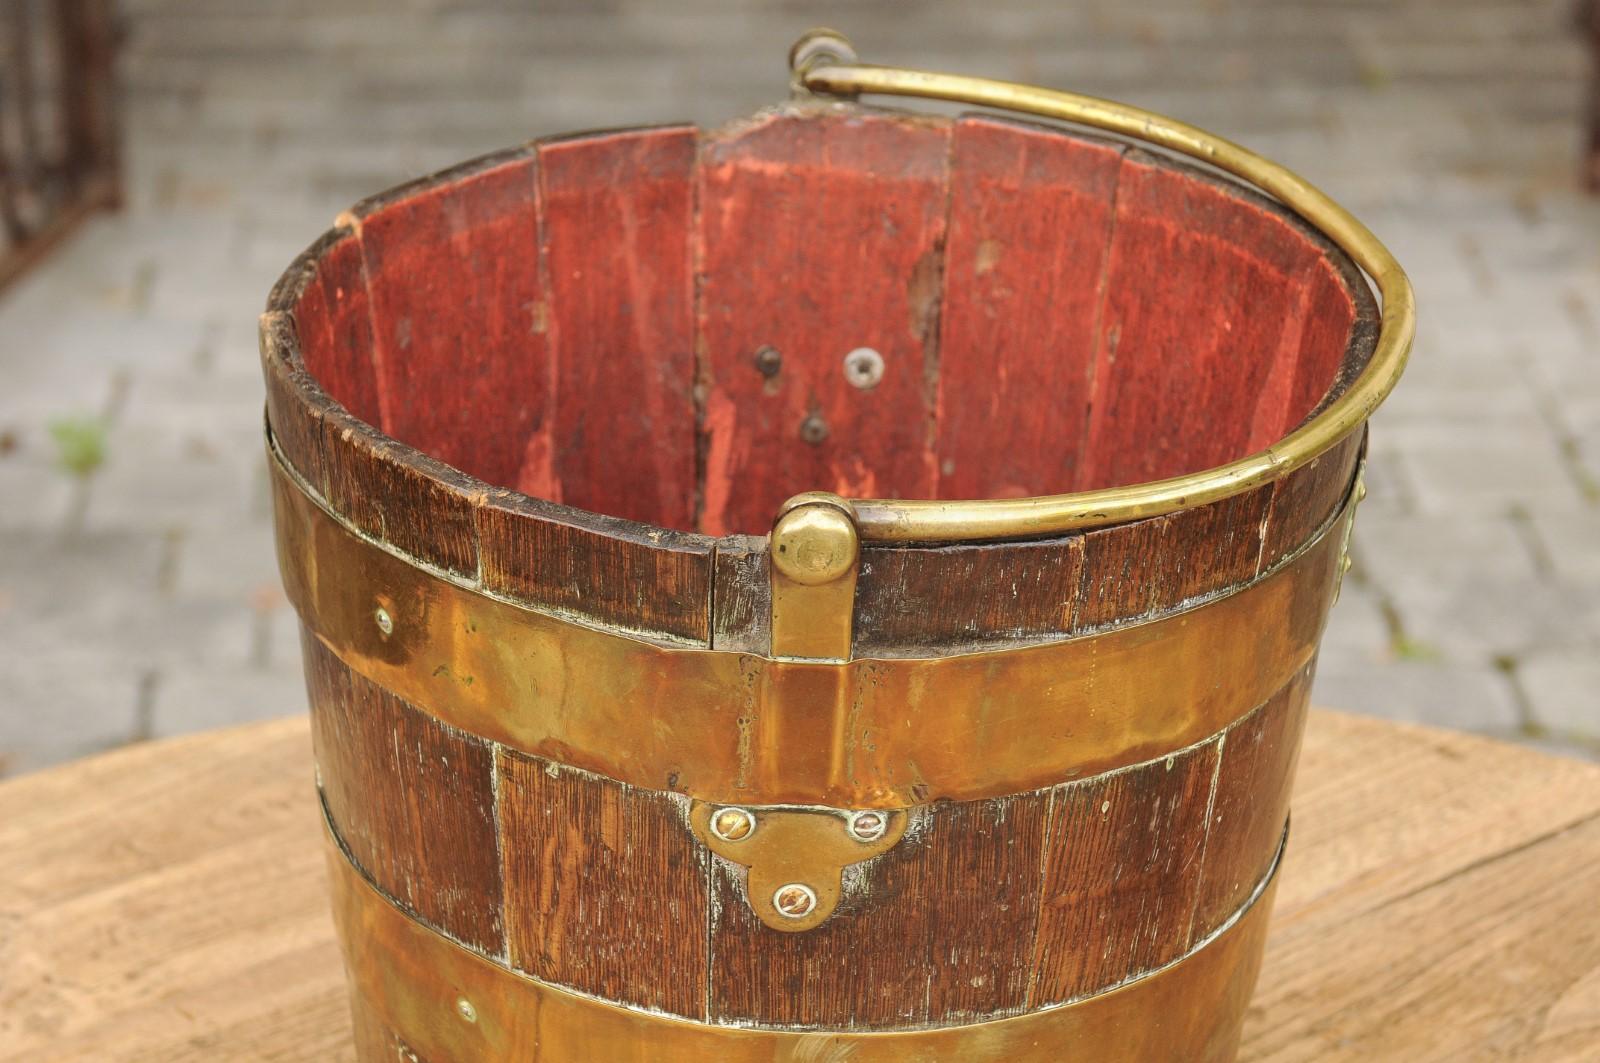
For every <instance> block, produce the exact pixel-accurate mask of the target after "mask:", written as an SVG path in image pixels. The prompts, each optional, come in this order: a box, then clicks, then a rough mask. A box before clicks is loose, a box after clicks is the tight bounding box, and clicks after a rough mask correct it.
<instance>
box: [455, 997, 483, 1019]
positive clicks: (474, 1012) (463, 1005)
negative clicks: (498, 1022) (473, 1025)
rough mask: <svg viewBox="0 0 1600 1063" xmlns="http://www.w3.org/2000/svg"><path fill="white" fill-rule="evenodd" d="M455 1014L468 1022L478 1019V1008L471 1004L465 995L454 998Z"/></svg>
mask: <svg viewBox="0 0 1600 1063" xmlns="http://www.w3.org/2000/svg"><path fill="white" fill-rule="evenodd" d="M456 1014H457V1015H460V1016H461V1017H462V1018H463V1019H466V1020H467V1021H468V1022H477V1021H478V1009H477V1008H475V1007H473V1006H472V1001H470V1000H468V999H467V998H466V997H457V998H456Z"/></svg>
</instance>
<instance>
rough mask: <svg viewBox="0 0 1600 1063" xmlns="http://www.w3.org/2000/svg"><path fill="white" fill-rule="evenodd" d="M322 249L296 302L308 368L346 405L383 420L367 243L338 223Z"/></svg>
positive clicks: (366, 417)
mask: <svg viewBox="0 0 1600 1063" xmlns="http://www.w3.org/2000/svg"><path fill="white" fill-rule="evenodd" d="M317 250H318V251H319V252H320V255H319V257H318V259H317V263H316V275H315V276H314V277H313V278H312V280H311V283H310V284H308V285H307V286H306V289H305V293H304V294H303V295H301V297H300V299H299V302H298V303H297V304H296V305H295V307H294V317H295V322H296V323H297V324H298V325H299V326H300V343H301V354H302V355H303V357H304V358H305V363H306V370H307V371H308V372H309V373H310V374H311V375H312V376H313V377H315V378H316V380H317V382H318V383H319V384H321V385H322V387H323V390H325V391H326V392H327V393H328V394H329V395H331V396H332V397H333V399H334V400H335V401H336V402H338V403H339V404H340V405H342V406H343V407H344V408H345V409H347V410H349V411H350V412H351V413H353V414H355V415H356V416H357V417H359V418H360V419H361V420H363V421H366V422H367V423H368V424H372V425H378V424H382V423H383V413H382V406H383V404H382V402H381V401H380V399H379V395H378V369H377V363H376V362H375V360H374V352H373V349H372V307H371V305H370V302H369V300H368V299H367V276H366V268H365V266H364V264H363V263H362V259H361V243H360V241H359V240H357V239H356V238H355V236H354V235H353V234H352V233H351V232H350V230H348V229H334V230H332V231H331V232H329V233H328V235H327V236H326V237H324V238H323V240H322V241H321V243H319V245H318V248H317Z"/></svg>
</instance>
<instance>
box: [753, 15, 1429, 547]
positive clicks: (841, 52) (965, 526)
mask: <svg viewBox="0 0 1600 1063" xmlns="http://www.w3.org/2000/svg"><path fill="white" fill-rule="evenodd" d="M790 65H791V70H792V72H793V80H794V84H795V86H796V88H797V89H799V90H803V91H806V92H811V93H817V94H824V95H829V96H845V97H854V96H856V95H858V94H860V93H879V94H883V95H890V96H920V97H923V98H925V99H935V100H948V101H952V102H957V103H970V104H977V105H981V106H986V107H995V108H1000V109H1002V110H1009V111H1017V112H1020V113H1022V114H1027V115H1033V116H1036V117H1041V118H1054V119H1058V120H1061V121H1065V122H1071V123H1074V124H1076V125H1080V126H1090V127H1093V128H1096V129H1104V130H1109V131H1110V132H1113V133H1118V134H1121V135H1123V136H1127V137H1132V138H1135V139H1138V140H1144V141H1148V142H1150V143H1152V144H1156V145H1159V146H1160V147H1163V148H1167V149H1169V150H1171V151H1175V152H1178V153H1179V154H1182V155H1188V156H1189V157H1191V158H1195V159H1199V160H1200V161H1202V162H1205V163H1208V164H1210V165H1212V166H1215V167H1217V168H1218V169H1220V170H1224V171H1226V172H1228V173H1230V174H1233V175H1234V176H1235V177H1238V178H1241V179H1242V180H1244V181H1246V182H1247V183H1249V184H1251V185H1253V186H1254V187H1256V188H1257V189H1259V190H1261V191H1262V192H1265V193H1266V194H1267V195H1270V196H1272V197H1273V198H1274V199H1277V200H1278V201H1280V202H1281V203H1283V205H1284V206H1286V207H1288V208H1289V209H1290V210H1293V211H1294V212H1295V213H1297V214H1299V215H1300V216H1301V217H1302V218H1304V219H1305V220H1306V221H1307V222H1309V223H1311V225H1313V226H1315V227H1316V228H1317V229H1319V230H1320V231H1321V232H1323V233H1324V234H1326V235H1327V237H1328V238H1329V239H1330V240H1332V241H1333V242H1334V244H1336V245H1337V246H1338V247H1339V248H1340V249H1341V250H1343V251H1344V252H1345V253H1346V254H1348V255H1349V256H1350V258H1351V259H1352V260H1354V261H1355V263H1356V265H1358V266H1360V267H1361V269H1362V270H1364V271H1365V272H1366V273H1367V275H1368V276H1370V277H1371V278H1372V281H1373V283H1374V284H1375V285H1376V286H1377V289H1378V295H1379V297H1380V298H1381V299H1382V302H1383V315H1382V319H1381V322H1380V331H1379V334H1378V340H1377V346H1376V349H1375V350H1374V351H1373V355H1372V360H1371V361H1370V362H1369V363H1368V364H1367V367H1366V369H1365V370H1363V371H1362V373H1361V375H1360V376H1359V377H1357V378H1356V380H1355V381H1354V383H1352V384H1351V386H1350V388H1349V390H1348V391H1346V392H1345V393H1344V394H1343V395H1341V396H1339V398H1338V399H1336V400H1335V401H1334V402H1333V403H1331V404H1330V405H1329V406H1328V407H1327V408H1326V409H1324V410H1322V412H1320V413H1318V414H1317V415H1316V416H1315V417H1313V418H1312V419H1311V420H1309V421H1307V422H1306V423H1305V424H1303V425H1301V426H1300V427H1299V428H1297V429H1295V431H1293V432H1291V433H1290V434H1289V435H1287V436H1285V437H1284V438H1283V439H1281V440H1279V441H1278V442H1276V443H1274V444H1273V445H1272V446H1269V447H1267V448H1266V449H1265V450H1262V451H1258V452H1257V453H1255V454H1251V455H1248V456H1246V457H1243V458H1240V459H1238V460H1237V461H1232V462H1229V463H1228V464H1226V465H1219V466H1216V467H1215V468H1211V469H1205V470H1202V471H1201V472H1196V473H1190V474H1188V475H1185V476H1175V477H1173V478H1171V479H1167V480H1154V481H1151V482H1149V483H1142V484H1134V485H1131V486H1128V487H1113V488H1106V489H1103V490H1098V491H1083V492H1077V493H1073V494H1062V495H1042V496H1039V497H1035V498H1003V499H999V498H996V499H973V500H968V501H938V500H933V499H877V498H874V499H852V500H850V501H849V503H848V508H849V510H850V511H851V512H852V514H853V516H854V518H855V522H856V526H857V528H858V529H859V532H860V537H861V539H862V540H864V541H869V542H935V543H940V542H960V541H968V540H978V539H1023V538H1030V537H1040V536H1047V535H1056V534H1060V533H1062V532H1069V531H1074V530H1078V529H1082V528H1093V527H1099V526H1102V525H1107V524H1119V523H1122V522H1124V521H1129V520H1137V519H1139V518H1142V517H1154V516H1159V515H1160V514H1163V513H1171V512H1173V511H1175V510H1178V509H1185V508H1188V507H1191V506H1198V505H1203V504H1205V503H1207V502H1215V501H1217V500H1219V499H1223V498H1228V497H1230V496H1233V495H1237V494H1241V493H1243V492H1245V491H1248V490H1250V489H1251V488H1254V487H1257V486H1259V485H1261V484H1263V483H1266V482H1267V481H1269V480H1272V479H1276V478H1277V477H1279V476H1282V475H1284V474H1286V473H1288V472H1290V471H1291V470H1294V469H1297V468H1299V467H1301V466H1303V465H1305V464H1307V463H1309V462H1310V461H1312V460H1313V459H1314V458H1316V457H1317V456H1318V455H1319V454H1321V453H1323V452H1324V451H1326V450H1327V449H1328V448H1329V447H1331V446H1333V444H1335V443H1336V442H1338V441H1339V440H1340V439H1342V438H1343V437H1344V436H1345V435H1346V434H1347V433H1349V432H1350V431H1351V430H1353V429H1354V428H1356V427H1357V426H1359V425H1360V424H1361V423H1362V422H1363V421H1365V420H1366V419H1367V418H1368V416H1370V415H1371V413H1372V411H1373V410H1374V409H1376V408H1377V406H1378V404H1379V403H1381V402H1382V401H1383V400H1384V398H1385V397H1387V396H1388V394H1389V392H1390V391H1392V390H1393V389H1394V385H1395V382H1396V381H1397V380H1398V379H1399V378H1400V374H1401V372H1402V371H1403V370H1404V368H1405V364H1406V358H1407V357H1408V356H1409V355H1410V353H1411V342H1412V337H1413V335H1414V333H1415V331H1416V306H1415V298H1414V296H1413V293H1412V290H1411V282H1410V280H1409V279H1408V278H1407V277H1406V274H1405V271H1404V270H1402V269H1401V268H1400V264H1399V263H1398V262H1396V261H1395V259H1394V256H1392V255H1391V254H1390V253H1389V251H1388V249H1387V248H1385V247H1384V246H1383V244H1382V243H1380V242H1379V241H1378V238H1377V237H1375V236H1373V235H1372V233H1371V231H1370V230H1368V229H1367V227H1366V226H1365V225H1363V224H1361V222H1359V221H1357V220H1356V219H1355V217H1354V216H1352V215H1351V214H1350V213H1349V212H1348V211H1347V210H1345V209H1344V208H1343V207H1341V206H1339V205H1338V204H1337V203H1335V202H1334V201H1333V200H1331V199H1329V198H1328V197H1327V196H1326V195H1324V194H1323V193H1322V192H1320V191H1318V190H1317V189H1316V188H1314V187H1312V186H1311V185H1310V184H1309V183H1307V182H1306V181H1305V180H1304V179H1303V178H1301V177H1299V176H1297V175H1296V174H1294V173H1293V172H1291V171H1289V170H1287V169H1285V168H1284V167H1282V166H1279V165H1277V164H1276V163H1273V162H1269V161H1268V160H1266V159H1264V158H1262V157H1261V156H1259V155H1257V154H1255V153H1254V152H1251V151H1248V150H1246V149H1245V148H1242V147H1240V146H1239V145H1237V144H1234V143H1232V142H1231V141H1228V140H1224V139H1223V138H1222V137H1219V136H1216V135H1214V134H1211V133H1208V132H1206V131H1205V130H1203V129H1198V128H1196V127H1194V126H1192V125H1187V124H1185V123H1183V122H1179V121H1176V120H1174V119H1171V118H1167V117H1165V116H1163V115H1159V114H1155V113H1153V112H1151V111H1146V110H1142V109H1140V108H1138V107H1130V106H1128V105H1126V104H1122V103H1114V102H1112V101H1110V100H1101V99H1096V98H1095V97H1092V96H1080V95H1078V94H1076V93H1071V92H1060V91H1057V90H1055V89H1044V88H1038V87H1036V86H1033V85H1019V84H1015V83H1013V82H1009V81H994V80H991V79H989V78H975V77H964V76H961V75H957V74H937V73H931V72H929V71H925V70H902V69H898V68H895V67H886V66H871V65H867V64H862V63H859V62H857V61H856V56H855V50H854V49H853V48H852V47H851V45H850V42H849V41H847V40H845V38H844V37H843V36H841V35H840V34H838V33H835V32H834V31H832V30H813V31H812V32H810V33H808V34H806V35H805V36H803V37H801V38H800V40H799V41H797V42H796V43H795V45H794V48H793V49H791V51H790ZM787 509H788V507H785V511H787ZM780 516H781V514H780Z"/></svg>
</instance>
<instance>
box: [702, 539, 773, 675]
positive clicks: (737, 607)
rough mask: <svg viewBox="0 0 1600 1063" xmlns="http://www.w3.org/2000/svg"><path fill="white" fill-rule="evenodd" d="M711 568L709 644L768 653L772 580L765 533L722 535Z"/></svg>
mask: <svg viewBox="0 0 1600 1063" xmlns="http://www.w3.org/2000/svg"><path fill="white" fill-rule="evenodd" d="M716 551H717V552H716V558H715V560H714V562H713V567H712V576H711V578H712V581H713V587H712V591H711V602H712V613H713V615H712V618H711V624H712V632H711V645H712V647H713V648H715V649H719V650H742V651H744V652H747V653H767V652H769V651H770V650H771V648H772V581H771V578H770V575H769V572H768V568H767V540H766V537H765V536H755V535H724V536H723V537H722V538H720V539H718V540H717V546H716Z"/></svg>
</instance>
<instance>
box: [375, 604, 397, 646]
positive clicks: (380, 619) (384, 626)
mask: <svg viewBox="0 0 1600 1063" xmlns="http://www.w3.org/2000/svg"><path fill="white" fill-rule="evenodd" d="M372 619H373V620H375V621H377V623H378V630H379V631H380V632H382V633H383V637H384V638H388V637H389V636H390V635H393V634H394V617H392V616H390V615H389V610H387V609H385V608H384V607H383V606H381V605H380V606H378V608H377V611H376V612H374V613H373V614H372Z"/></svg>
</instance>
